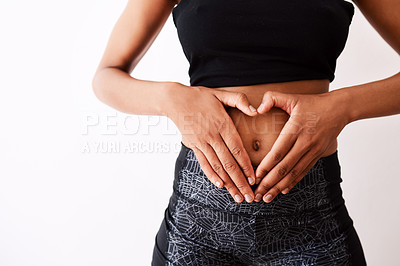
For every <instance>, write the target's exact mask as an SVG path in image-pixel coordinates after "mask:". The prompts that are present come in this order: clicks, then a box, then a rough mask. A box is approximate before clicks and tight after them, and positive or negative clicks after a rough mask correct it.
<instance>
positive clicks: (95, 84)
mask: <svg viewBox="0 0 400 266" xmlns="http://www.w3.org/2000/svg"><path fill="white" fill-rule="evenodd" d="M100 72H101V71H97V72H96V73H95V74H94V76H93V78H92V91H93V93H94V95H95V96H96V98H97V99H99V100H100V101H101V102H104V93H103V91H102V86H101V77H100V76H101V73H100Z"/></svg>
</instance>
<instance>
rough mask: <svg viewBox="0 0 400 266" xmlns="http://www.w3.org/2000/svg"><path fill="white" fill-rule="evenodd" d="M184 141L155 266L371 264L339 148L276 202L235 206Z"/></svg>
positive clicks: (237, 204)
mask: <svg viewBox="0 0 400 266" xmlns="http://www.w3.org/2000/svg"><path fill="white" fill-rule="evenodd" d="M181 145H182V148H181V151H180V153H179V155H178V158H177V160H176V165H175V180H174V184H173V193H172V196H171V198H170V201H169V204H168V207H167V208H166V210H165V214H164V219H163V221H162V223H161V226H160V229H159V231H158V233H157V235H156V237H155V245H154V251H153V260H152V265H153V266H161V265H174V266H175V265H185V266H186V265H201V266H204V265H223V266H225V265H234V266H238V265H239V266H240V265H329V266H332V265H360V266H362V265H366V261H365V257H364V252H363V249H362V246H361V243H360V240H359V237H358V235H357V233H356V231H355V229H354V227H353V220H352V219H351V218H350V216H349V214H348V211H347V209H346V206H345V204H344V199H343V197H342V190H341V187H340V183H341V182H342V179H341V174H340V165H339V161H338V154H337V153H338V151H337V150H336V152H335V153H333V154H332V155H329V156H327V157H323V158H320V159H319V160H318V161H317V163H316V164H315V165H314V166H313V168H312V169H310V171H309V172H308V173H307V175H306V176H305V177H304V178H303V179H302V180H301V181H300V182H299V183H297V184H296V186H294V187H293V188H292V190H291V191H290V192H289V193H288V194H286V195H283V194H279V195H278V196H276V197H275V199H274V200H273V201H272V202H271V203H265V202H263V201H261V202H252V203H247V202H246V201H243V202H242V203H236V202H235V201H234V199H233V198H232V196H231V195H230V194H229V192H228V191H227V190H226V188H225V187H223V188H222V189H220V188H217V187H216V186H214V185H213V184H212V183H211V182H210V181H209V180H208V179H207V177H206V176H205V174H204V173H203V171H202V170H201V168H200V165H199V163H198V161H197V159H196V157H195V155H194V152H193V150H191V149H190V148H188V147H186V146H185V145H183V144H182V143H181ZM253 189H255V186H253Z"/></svg>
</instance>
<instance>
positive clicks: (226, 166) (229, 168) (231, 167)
mask: <svg viewBox="0 0 400 266" xmlns="http://www.w3.org/2000/svg"><path fill="white" fill-rule="evenodd" d="M224 169H225V170H226V171H228V172H232V171H234V170H235V169H236V164H235V163H233V162H225V163H224Z"/></svg>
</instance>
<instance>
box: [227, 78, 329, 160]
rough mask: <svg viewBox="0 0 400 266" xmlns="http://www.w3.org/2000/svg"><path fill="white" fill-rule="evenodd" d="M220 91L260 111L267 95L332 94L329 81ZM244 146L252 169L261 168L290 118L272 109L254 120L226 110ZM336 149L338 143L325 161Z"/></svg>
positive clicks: (310, 81)
mask: <svg viewBox="0 0 400 266" xmlns="http://www.w3.org/2000/svg"><path fill="white" fill-rule="evenodd" d="M220 89H223V90H227V91H234V92H243V93H245V94H246V96H247V98H248V99H249V101H250V104H251V105H253V106H254V107H255V108H257V107H258V106H259V105H260V103H261V101H262V98H263V95H264V93H265V92H267V91H278V92H283V93H300V94H318V93H325V92H328V91H329V80H323V79H321V80H300V81H291V82H280V83H267V84H257V85H250V86H235V87H221V88H220ZM227 112H228V114H229V116H230V117H231V118H232V121H233V122H234V124H235V126H236V128H237V131H238V133H239V135H240V137H241V139H242V141H243V145H244V147H245V149H246V151H247V153H248V154H249V157H250V160H251V162H252V164H253V166H258V165H259V163H260V162H261V160H262V159H263V158H264V157H265V156H266V155H267V153H268V152H269V151H270V150H271V148H272V145H273V144H274V142H275V140H276V139H277V138H278V137H279V133H280V132H281V130H282V128H283V126H284V125H285V123H286V121H287V120H288V118H289V115H288V114H287V113H286V112H285V111H283V110H282V109H279V108H276V107H274V108H272V109H271V110H270V111H269V112H267V113H265V114H261V115H257V116H254V117H250V116H248V115H246V114H244V113H242V112H241V111H240V110H239V109H237V108H232V107H227ZM336 149H337V141H335V142H334V145H332V146H330V147H329V148H328V149H327V150H326V151H325V153H324V154H323V155H322V157H326V156H328V155H331V154H333V153H334V152H335V151H336Z"/></svg>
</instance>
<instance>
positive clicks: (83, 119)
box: [0, 0, 400, 266]
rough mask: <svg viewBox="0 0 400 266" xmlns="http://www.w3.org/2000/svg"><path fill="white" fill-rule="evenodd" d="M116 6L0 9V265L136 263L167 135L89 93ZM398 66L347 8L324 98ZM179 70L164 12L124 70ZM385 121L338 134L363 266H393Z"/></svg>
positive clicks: (162, 75) (165, 173) (393, 207)
mask: <svg viewBox="0 0 400 266" xmlns="http://www.w3.org/2000/svg"><path fill="white" fill-rule="evenodd" d="M126 2H127V1H121V0H114V1H93V0H92V1H74V0H73V1H68V2H60V1H44V0H42V1H40V0H38V1H18V2H16V1H2V2H1V3H0V22H1V23H0V28H1V33H2V34H1V35H2V37H1V39H2V41H1V43H0V47H1V49H0V58H1V63H0V68H1V69H0V70H1V72H0V73H1V74H0V75H1V79H0V88H1V94H2V97H1V98H0V108H1V131H0V132H1V138H0V145H1V150H2V152H1V155H0V156H1V161H0V165H1V167H0V266H31V265H38V266H39V265H40V266H55V265H57V266H59V265H60V266H61V265H62V266H72V265H74V266H103V265H104V266H105V265H119V266H124V265H150V261H151V256H152V251H153V245H154V238H155V235H156V233H157V231H158V228H159V225H160V223H161V220H162V217H163V214H164V210H165V208H166V207H167V204H168V200H169V197H170V195H171V193H172V181H173V174H174V167H175V159H176V157H177V155H178V152H179V148H180V140H181V136H180V134H179V132H178V131H177V129H176V127H175V125H174V124H173V123H172V122H171V121H170V120H168V119H166V118H164V117H157V116H137V115H128V114H124V113H120V112H118V111H116V110H114V109H112V108H110V107H108V106H106V105H104V104H103V103H101V102H100V101H99V100H98V99H97V98H96V97H95V96H94V94H93V92H92V88H91V79H92V77H93V74H94V71H95V69H96V67H97V65H98V63H99V60H100V58H101V56H102V53H103V51H104V49H105V46H106V43H107V40H108V38H109V34H110V33H111V30H112V28H113V26H114V24H115V22H116V20H117V19H118V17H119V15H120V14H121V12H122V10H123V8H124V7H125V4H126ZM399 63H400V61H399V56H398V55H397V53H396V52H395V51H394V50H393V49H392V48H391V47H390V46H389V45H388V44H387V43H386V42H385V41H384V40H383V39H382V38H381V37H380V36H379V35H378V33H377V32H376V31H375V30H374V29H373V28H372V27H371V25H370V24H369V23H368V22H367V20H366V19H365V18H364V16H363V15H362V14H361V12H360V11H359V10H358V9H357V8H356V13H355V16H354V18H353V22H352V24H351V26H350V35H349V38H348V42H347V45H346V47H345V50H344V51H343V53H342V55H341V56H340V57H339V59H338V64H337V70H336V79H335V81H334V82H332V83H331V89H335V88H340V87H344V86H351V85H357V84H362V83H366V82H370V81H374V80H378V79H383V78H386V77H388V76H391V75H393V74H395V73H397V72H398V71H399V66H400V64H399ZM188 66H189V65H188V63H187V61H186V58H185V57H184V54H183V51H182V48H181V46H180V43H179V40H178V37H177V33H176V29H175V27H174V25H173V22H172V16H170V18H169V19H168V21H167V22H166V24H165V26H164V28H163V30H162V31H161V33H160V34H159V36H158V37H157V39H156V41H155V42H154V43H153V45H152V46H151V48H150V49H149V51H148V52H147V54H146V55H145V56H144V57H143V59H142V60H141V62H140V63H139V65H138V66H137V67H136V69H135V70H134V72H133V73H132V75H133V76H134V77H136V78H139V79H144V80H154V81H178V82H181V83H183V84H186V85H189V77H188V75H187V68H188ZM399 89H400V88H399ZM377 101H379V99H377ZM399 118H400V117H399V116H398V115H396V116H389V117H381V118H373V119H365V120H359V121H356V122H353V123H352V124H350V125H347V126H346V127H345V129H344V130H343V131H342V133H341V135H340V136H339V147H338V155H339V161H340V164H341V171H342V178H343V180H344V181H343V183H342V189H343V193H344V198H345V200H346V205H347V208H348V210H349V213H350V216H351V217H352V218H353V221H354V224H355V227H356V230H357V232H358V234H359V236H360V239H361V241H362V244H363V247H364V251H365V255H366V258H367V262H368V264H369V265H377V266H380V265H385V266H392V265H393V266H394V265H398V259H397V249H398V247H397V242H398V239H399V238H400V229H399V227H398V225H399V224H400V211H399V210H400V200H399V198H398V196H397V195H398V192H396V191H397V190H398V188H399V186H400V175H399V170H398V167H399V163H400V162H399V152H398V151H399V150H400V140H399V132H400V119H399Z"/></svg>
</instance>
